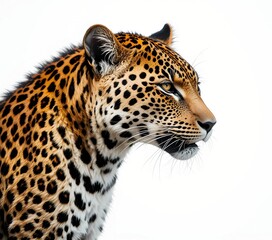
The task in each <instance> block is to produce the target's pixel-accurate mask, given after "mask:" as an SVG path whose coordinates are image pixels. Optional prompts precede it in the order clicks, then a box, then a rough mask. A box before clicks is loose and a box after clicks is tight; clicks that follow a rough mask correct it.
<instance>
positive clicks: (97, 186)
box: [83, 176, 102, 194]
mask: <svg viewBox="0 0 272 240" xmlns="http://www.w3.org/2000/svg"><path fill="white" fill-rule="evenodd" d="M83 181H84V187H85V189H86V191H88V192H90V193H92V194H94V193H96V192H100V191H101V189H102V184H101V183H100V182H97V181H96V182H94V183H91V179H90V178H89V177H88V176H83Z"/></svg>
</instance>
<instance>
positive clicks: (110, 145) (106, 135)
mask: <svg viewBox="0 0 272 240" xmlns="http://www.w3.org/2000/svg"><path fill="white" fill-rule="evenodd" d="M101 135H102V138H103V140H104V143H105V145H106V146H107V147H108V149H113V148H114V147H115V146H116V144H117V141H112V140H111V139H110V133H109V132H108V131H107V130H103V131H102V132H101Z"/></svg>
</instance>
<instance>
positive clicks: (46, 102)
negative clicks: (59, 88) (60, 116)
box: [41, 97, 49, 109]
mask: <svg viewBox="0 0 272 240" xmlns="http://www.w3.org/2000/svg"><path fill="white" fill-rule="evenodd" d="M48 103H49V97H44V98H43V99H42V100H41V109H43V108H45V107H46V106H47V105H48Z"/></svg>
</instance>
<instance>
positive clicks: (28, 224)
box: [24, 223, 34, 231]
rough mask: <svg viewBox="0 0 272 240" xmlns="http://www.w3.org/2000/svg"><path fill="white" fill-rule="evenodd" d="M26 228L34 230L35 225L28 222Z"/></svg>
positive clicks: (26, 229)
mask: <svg viewBox="0 0 272 240" xmlns="http://www.w3.org/2000/svg"><path fill="white" fill-rule="evenodd" d="M24 229H25V231H32V230H34V225H33V223H27V224H26V225H25V226H24Z"/></svg>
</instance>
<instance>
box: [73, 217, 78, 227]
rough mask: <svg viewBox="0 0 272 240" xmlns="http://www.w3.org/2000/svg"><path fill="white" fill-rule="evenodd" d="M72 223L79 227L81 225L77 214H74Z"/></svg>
mask: <svg viewBox="0 0 272 240" xmlns="http://www.w3.org/2000/svg"><path fill="white" fill-rule="evenodd" d="M71 223H72V225H73V226H74V227H78V226H79V225H80V219H79V218H77V217H76V216H73V217H72V219H71Z"/></svg>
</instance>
